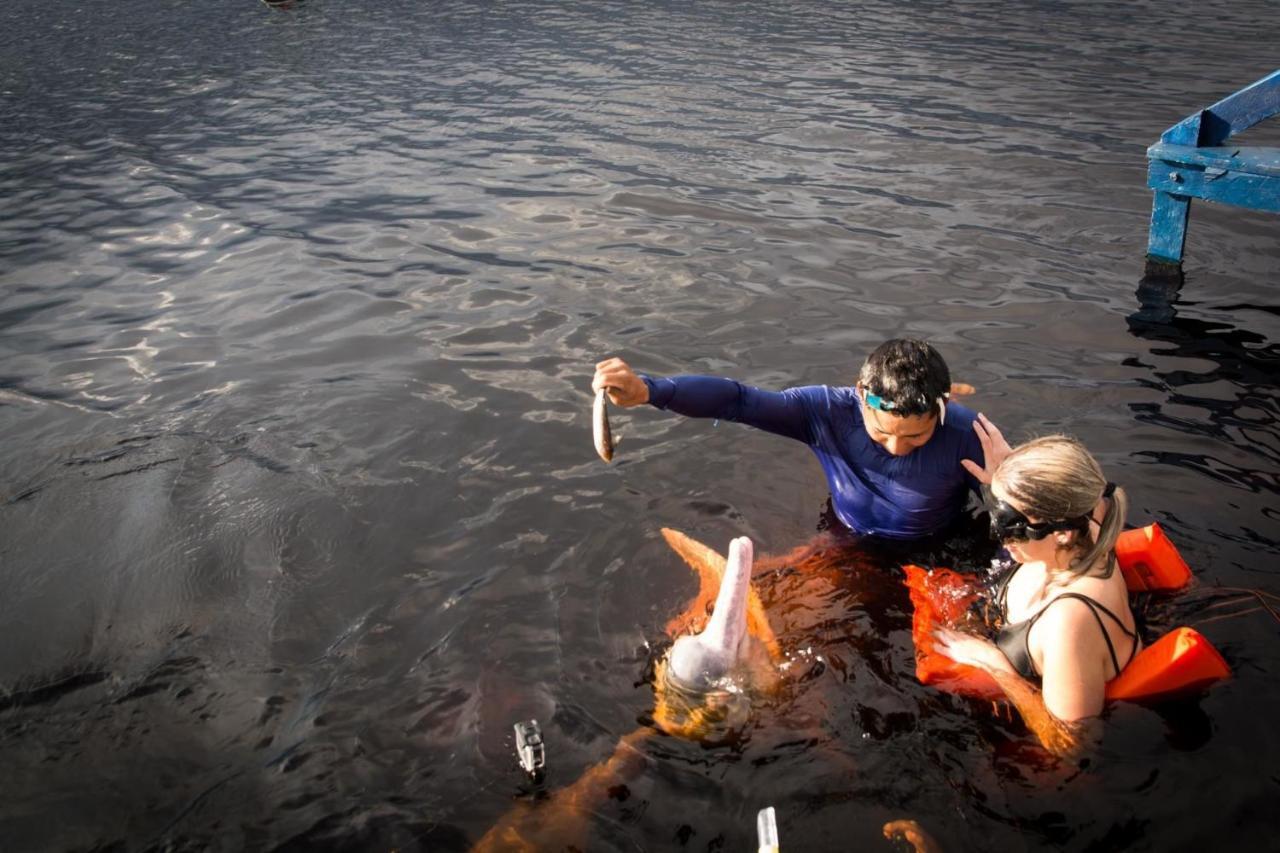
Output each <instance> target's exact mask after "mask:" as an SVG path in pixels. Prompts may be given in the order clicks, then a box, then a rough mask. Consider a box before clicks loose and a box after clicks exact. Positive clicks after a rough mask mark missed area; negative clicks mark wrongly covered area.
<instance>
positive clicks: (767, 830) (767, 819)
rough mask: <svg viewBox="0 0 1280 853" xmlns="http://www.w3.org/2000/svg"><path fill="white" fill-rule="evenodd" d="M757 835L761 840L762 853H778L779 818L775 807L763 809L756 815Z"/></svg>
mask: <svg viewBox="0 0 1280 853" xmlns="http://www.w3.org/2000/svg"><path fill="white" fill-rule="evenodd" d="M756 835H757V836H758V837H759V839H760V853H778V816H777V814H775V813H774V811H773V806H769V807H768V808H767V809H761V810H760V813H759V814H758V815H756Z"/></svg>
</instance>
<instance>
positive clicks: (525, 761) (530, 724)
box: [515, 720, 547, 779]
mask: <svg viewBox="0 0 1280 853" xmlns="http://www.w3.org/2000/svg"><path fill="white" fill-rule="evenodd" d="M515 730H516V757H517V758H519V759H520V766H521V767H523V768H524V772H526V773H528V774H529V775H530V776H532V777H533V778H535V779H537V778H538V777H539V776H541V775H542V769H543V768H544V767H546V764H547V751H546V747H545V746H544V744H543V742H542V729H541V728H539V727H538V721H537V720H529V721H527V722H526V721H525V720H521V721H520V722H518V723H516V725H515Z"/></svg>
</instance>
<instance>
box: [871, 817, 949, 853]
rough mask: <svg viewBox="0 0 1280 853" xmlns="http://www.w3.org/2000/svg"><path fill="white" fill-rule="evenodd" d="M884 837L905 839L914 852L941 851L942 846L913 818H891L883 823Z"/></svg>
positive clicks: (893, 839) (937, 852) (939, 852)
mask: <svg viewBox="0 0 1280 853" xmlns="http://www.w3.org/2000/svg"><path fill="white" fill-rule="evenodd" d="M884 837H885V838H887V839H889V840H890V841H895V840H896V841H905V842H907V843H908V844H910V845H911V847H912V849H913V850H915V853H941V851H942V848H941V847H939V846H938V842H937V841H934V840H933V837H932V836H931V835H929V833H927V832H925V831H924V829H923V828H921V826H920V824H918V823H916V822H915V821H914V820H891V821H889V822H888V823H886V824H885V825H884Z"/></svg>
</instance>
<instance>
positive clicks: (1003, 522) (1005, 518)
mask: <svg viewBox="0 0 1280 853" xmlns="http://www.w3.org/2000/svg"><path fill="white" fill-rule="evenodd" d="M1115 491H1116V484H1115V483H1107V485H1106V487H1105V488H1104V489H1103V490H1102V497H1103V498H1106V499H1108V500H1109V499H1110V498H1111V496H1112V495H1114V494H1115ZM982 494H983V497H984V498H986V504H987V508H988V509H989V510H990V511H991V538H992V539H994V540H996V541H997V542H1007V541H1009V540H1010V539H1018V540H1022V541H1027V540H1030V541H1032V542H1039V541H1040V540H1041V539H1043V538H1045V537H1046V536H1048V535H1049V534H1050V533H1057V532H1058V531H1060V530H1076V531H1079V532H1081V533H1087V532H1088V530H1089V523H1090V522H1093V521H1094V518H1093V514H1092V513H1087V514H1085V515H1081V516H1077V517H1075V518H1067V519H1063V520H1061V521H1034V522H1033V521H1031V520H1030V519H1028V518H1027V517H1026V516H1025V515H1023V514H1022V513H1021V512H1019V511H1018V510H1016V509H1014V508H1013V507H1012V506H1010V505H1009V504H1007V503H1005V502H1004V501H1002V500H998V499H997V498H996V496H995V495H993V494H991V487H990V486H989V485H988V486H983V487H982ZM1094 523H1096V522H1094Z"/></svg>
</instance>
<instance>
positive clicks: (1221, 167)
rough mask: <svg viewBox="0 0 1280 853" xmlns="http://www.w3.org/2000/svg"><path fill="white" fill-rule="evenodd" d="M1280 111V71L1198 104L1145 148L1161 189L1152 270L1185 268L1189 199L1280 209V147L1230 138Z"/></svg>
mask: <svg viewBox="0 0 1280 853" xmlns="http://www.w3.org/2000/svg"><path fill="white" fill-rule="evenodd" d="M1276 114H1280V70H1276V71H1273V72H1272V73H1271V74H1269V75H1267V76H1266V77H1263V78H1262V79H1261V80H1259V81H1257V82H1256V83H1253V84H1252V85H1250V86H1246V87H1245V88H1243V89H1241V90H1240V91H1239V92H1236V93H1235V94H1234V95H1231V96H1229V97H1226V98H1223V99H1222V100H1221V101H1218V103H1216V104H1214V105H1213V106H1211V107H1209V108H1207V109H1203V110H1200V111H1199V112H1197V113H1194V114H1192V115H1190V116H1188V117H1187V118H1185V119H1183V120H1182V121H1180V122H1178V123H1177V124H1175V125H1174V126H1173V127H1171V128H1169V129H1168V130H1166V131H1165V132H1164V133H1163V134H1161V135H1160V141H1159V142H1157V143H1156V144H1155V145H1152V146H1151V147H1150V148H1148V149H1147V159H1148V160H1149V161H1150V163H1149V165H1148V167H1147V186H1149V187H1151V189H1152V191H1154V193H1155V199H1154V201H1153V202H1152V206H1151V233H1150V235H1149V237H1148V240H1147V271H1148V273H1151V272H1152V271H1153V268H1154V270H1155V271H1159V270H1160V269H1161V268H1164V269H1169V270H1172V271H1173V272H1175V273H1177V272H1180V271H1181V265H1182V250H1183V246H1184V244H1185V243H1186V239H1187V215H1188V214H1189V213H1190V212H1191V199H1193V198H1202V199H1206V200H1208V201H1217V202H1222V203H1223V204H1233V205H1236V206H1238V207H1248V208H1252V209H1254V210H1268V211H1272V212H1275V213H1280V149H1277V148H1241V147H1237V146H1232V145H1228V144H1227V140H1228V139H1230V138H1231V137H1232V136H1235V135H1236V134H1237V133H1240V132H1241V131H1243V130H1247V129H1248V128H1250V127H1253V126H1254V125H1255V124H1257V123H1258V122H1260V121H1263V120H1264V119H1268V118H1270V117H1271V116H1274V115H1276Z"/></svg>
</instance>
